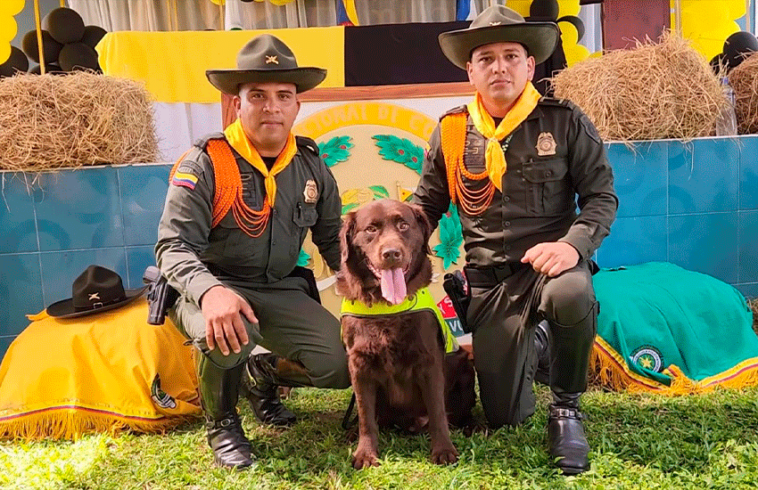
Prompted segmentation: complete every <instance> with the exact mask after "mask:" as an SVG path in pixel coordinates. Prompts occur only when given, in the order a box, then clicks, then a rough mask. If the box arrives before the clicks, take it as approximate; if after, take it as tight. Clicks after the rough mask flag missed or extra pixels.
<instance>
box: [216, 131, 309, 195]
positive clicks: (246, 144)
mask: <svg viewBox="0 0 758 490" xmlns="http://www.w3.org/2000/svg"><path fill="white" fill-rule="evenodd" d="M224 135H225V136H226V141H228V142H229V145H231V147H232V148H234V149H235V150H236V151H237V153H239V154H240V155H241V156H242V158H244V159H245V160H247V161H248V163H250V165H252V166H253V168H255V169H256V170H257V171H258V172H260V173H261V175H263V178H264V181H263V182H264V184H265V187H266V199H268V202H269V205H270V206H271V207H272V208H273V207H274V203H275V202H276V175H277V174H278V173H280V172H281V171H282V170H284V169H285V168H287V165H289V164H290V162H291V161H292V158H294V156H295V154H296V153H297V143H296V142H295V136H294V135H293V134H292V133H290V134H289V137H288V138H287V143H286V145H285V146H284V149H283V150H282V152H281V153H280V154H279V156H278V157H277V159H276V162H275V163H274V166H273V167H271V170H269V169H268V167H266V164H265V163H263V159H262V158H261V155H260V154H259V153H258V150H256V149H255V147H254V146H253V144H252V143H251V142H250V139H248V137H247V135H246V134H245V130H244V128H243V127H242V121H241V120H239V119H237V120H236V121H234V122H233V123H232V124H230V125H229V126H228V127H227V128H226V129H225V130H224Z"/></svg>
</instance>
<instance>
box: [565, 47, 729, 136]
mask: <svg viewBox="0 0 758 490" xmlns="http://www.w3.org/2000/svg"><path fill="white" fill-rule="evenodd" d="M552 83H553V87H554V88H555V96H556V97H559V98H565V99H570V100H571V101H573V102H574V103H575V104H577V105H578V106H579V107H580V108H581V109H582V110H583V111H584V112H585V113H586V114H587V116H589V118H590V120H592V122H593V123H594V124H595V126H596V127H597V129H598V131H599V132H600V135H601V136H602V137H603V139H605V140H618V141H631V140H652V139H664V138H679V139H691V138H696V137H699V136H709V135H712V134H714V132H715V127H716V119H717V118H718V115H719V113H720V112H721V111H722V110H723V108H724V107H725V106H726V104H727V103H728V101H727V98H726V96H725V94H724V91H723V90H722V87H721V84H720V82H719V78H718V77H717V76H716V75H715V74H714V73H713V71H712V70H711V67H710V66H709V65H708V61H707V60H706V59H705V58H703V56H702V55H700V54H699V53H698V52H697V51H696V50H695V49H694V48H692V46H691V45H690V43H689V42H688V41H686V40H684V39H682V38H680V37H677V36H675V35H671V34H668V33H666V34H664V35H663V36H662V37H661V39H660V41H659V42H658V43H657V44H656V43H652V42H651V41H650V40H649V39H648V40H647V41H646V42H645V43H640V42H639V41H638V42H637V46H636V47H635V48H634V49H629V50H617V51H609V52H607V53H605V54H604V55H603V56H601V57H599V58H589V59H587V60H584V61H582V62H579V63H577V64H575V65H573V66H572V67H570V68H567V69H565V70H563V71H562V72H560V73H559V74H558V75H557V76H556V77H555V78H553V79H552Z"/></svg>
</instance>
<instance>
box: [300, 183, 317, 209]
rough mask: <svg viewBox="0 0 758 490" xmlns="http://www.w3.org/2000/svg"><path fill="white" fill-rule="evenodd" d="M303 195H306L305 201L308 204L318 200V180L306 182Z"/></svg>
mask: <svg viewBox="0 0 758 490" xmlns="http://www.w3.org/2000/svg"><path fill="white" fill-rule="evenodd" d="M303 196H304V197H305V202H307V203H308V204H313V203H315V202H316V201H318V188H317V187H316V182H315V181H313V180H309V181H308V182H306V183H305V190H304V191H303Z"/></svg>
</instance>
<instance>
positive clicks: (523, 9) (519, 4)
mask: <svg viewBox="0 0 758 490" xmlns="http://www.w3.org/2000/svg"><path fill="white" fill-rule="evenodd" d="M531 4H532V0H506V2H505V6H506V7H508V8H509V9H513V10H515V11H516V12H518V13H519V14H521V16H522V17H529V6H530V5H531Z"/></svg>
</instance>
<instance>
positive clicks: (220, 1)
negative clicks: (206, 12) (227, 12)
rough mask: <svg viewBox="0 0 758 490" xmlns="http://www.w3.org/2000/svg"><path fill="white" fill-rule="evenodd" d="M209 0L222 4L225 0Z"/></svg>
mask: <svg viewBox="0 0 758 490" xmlns="http://www.w3.org/2000/svg"><path fill="white" fill-rule="evenodd" d="M211 2H213V3H215V4H216V5H224V2H225V0H211Z"/></svg>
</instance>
